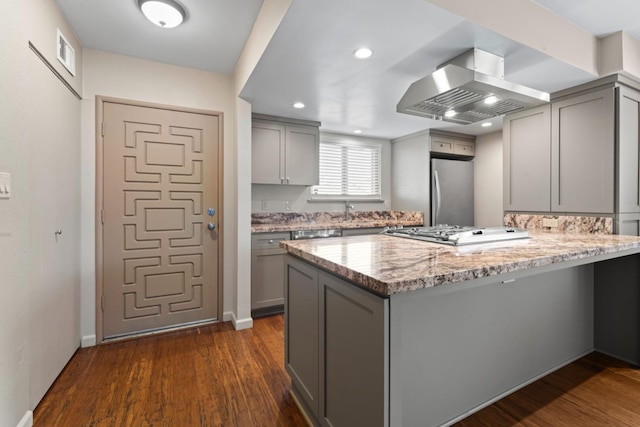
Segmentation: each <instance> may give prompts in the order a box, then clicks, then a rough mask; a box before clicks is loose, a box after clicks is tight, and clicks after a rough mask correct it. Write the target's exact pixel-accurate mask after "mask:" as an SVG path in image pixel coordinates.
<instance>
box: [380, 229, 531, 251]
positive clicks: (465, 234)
mask: <svg viewBox="0 0 640 427" xmlns="http://www.w3.org/2000/svg"><path fill="white" fill-rule="evenodd" d="M382 234H387V235H389V236H396V237H405V238H407V239H415V240H424V241H427V242H433V243H442V244H445V245H456V246H460V245H472V244H476V243H489V242H501V241H505V240H516V239H527V238H529V233H528V232H527V230H525V229H522V228H514V227H465V226H460V225H447V224H442V225H436V226H433V227H411V228H404V227H402V226H400V227H389V228H387V229H385V230H384V231H383V232H382Z"/></svg>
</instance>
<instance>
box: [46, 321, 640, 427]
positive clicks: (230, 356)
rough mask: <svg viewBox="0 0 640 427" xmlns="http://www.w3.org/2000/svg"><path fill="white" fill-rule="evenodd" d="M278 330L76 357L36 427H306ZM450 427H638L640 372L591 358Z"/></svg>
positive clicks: (224, 328) (167, 338)
mask: <svg viewBox="0 0 640 427" xmlns="http://www.w3.org/2000/svg"><path fill="white" fill-rule="evenodd" d="M283 327H284V322H283V316H282V315H275V316H269V317H264V318H260V319H256V320H255V322H254V328H253V329H249V330H244V331H239V332H236V331H234V330H233V327H232V326H231V324H230V323H220V324H216V325H210V326H206V327H198V328H193V329H189V330H184V331H180V332H172V333H166V334H160V335H155V336H149V337H145V338H140V339H136V340H129V341H122V342H117V343H111V344H106V345H102V346H97V347H91V348H86V349H80V350H78V352H77V353H76V354H75V355H74V357H73V358H72V359H71V361H70V362H69V364H68V365H67V367H66V368H65V369H64V371H63V372H62V374H61V375H60V377H59V378H58V379H57V380H56V382H55V383H54V384H53V386H52V387H51V389H50V390H49V392H48V393H47V395H46V396H45V397H44V399H43V400H42V402H41V403H40V405H39V406H38V407H37V408H36V410H35V413H34V426H35V427H41V426H47V427H48V426H110V427H111V426H172V427H173V426H178V427H181V426H185V427H192V426H193V427H195V426H225V427H236V426H238V427H245V426H246V427H250V426H304V425H306V423H305V422H304V419H303V418H302V415H301V414H300V412H299V410H298V409H297V407H296V406H295V404H294V402H293V400H292V398H291V397H290V395H289V392H288V390H289V385H290V382H289V378H288V376H287V374H286V373H285V371H284V346H283V338H284V337H283ZM456 425H457V426H458V427H469V426H474V427H475V426H491V427H502V426H504V427H506V426H541V427H542V426H545V427H546V426H554V427H555V426H581V427H582V426H640V371H639V370H636V369H633V368H632V367H630V366H629V365H627V364H625V363H622V362H619V361H617V360H615V359H612V358H609V357H607V356H604V355H601V354H598V353H592V354H590V355H588V356H586V357H584V358H582V359H580V360H578V361H577V362H575V363H572V364H570V365H568V366H566V367H564V368H563V369H560V370H558V371H556V372H554V373H553V374H551V375H549V376H546V377H545V378H543V379H541V380H539V381H537V382H535V383H533V384H531V385H529V386H527V387H526V388H524V389H522V390H520V391H519V392H517V393H514V394H512V395H511V396H509V397H507V398H505V399H502V400H500V401H499V402H497V403H495V404H494V405H491V406H489V407H487V408H485V409H484V410H482V411H480V412H478V413H476V414H473V415H471V416H470V417H468V418H466V419H465V420H463V421H461V422H460V423H458V424H456ZM363 427H366V426H363ZM392 427H397V426H392Z"/></svg>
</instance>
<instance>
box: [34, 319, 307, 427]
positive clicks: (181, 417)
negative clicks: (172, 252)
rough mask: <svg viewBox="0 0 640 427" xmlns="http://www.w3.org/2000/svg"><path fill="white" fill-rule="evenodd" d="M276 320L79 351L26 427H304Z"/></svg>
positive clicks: (280, 325) (218, 326)
mask: <svg viewBox="0 0 640 427" xmlns="http://www.w3.org/2000/svg"><path fill="white" fill-rule="evenodd" d="M283 331H284V319H283V316H282V315H278V316H270V317H265V318H261V319H256V321H255V322H254V328H253V329H247V330H243V331H238V332H236V331H234V329H233V326H231V323H230V322H226V323H219V324H215V325H210V326H206V327H198V328H194V329H189V330H184V331H180V332H172V333H167V334H161V335H155V336H149V337H145V338H140V339H136V340H129V341H122V342H117V343H111V344H105V345H102V346H96V347H91V348H86V349H80V350H78V352H77V353H76V354H75V355H74V356H73V358H72V359H71V361H70V363H69V364H68V365H67V367H66V368H65V369H64V370H63V372H62V373H61V375H60V376H59V377H58V379H57V380H56V382H55V383H54V384H53V386H52V387H51V389H50V390H49V392H48V393H47V395H46V396H45V397H44V399H43V400H42V401H41V402H40V404H39V405H38V407H37V408H36V410H35V412H34V426H35V427H39V426H47V427H48V426H105V427H106V426H109V427H112V426H172V427H180V426H185V427H195V426H305V425H306V423H305V421H304V419H303V418H302V415H301V413H300V411H299V410H298V409H297V407H296V406H295V403H294V401H293V399H292V398H291V397H290V395H289V387H290V380H289V377H288V376H287V374H286V372H285V370H284V333H283Z"/></svg>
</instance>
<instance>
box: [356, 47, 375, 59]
mask: <svg viewBox="0 0 640 427" xmlns="http://www.w3.org/2000/svg"><path fill="white" fill-rule="evenodd" d="M371 55H373V51H372V50H371V49H369V48H368V47H361V48H360V49H357V50H356V51H354V52H353V56H354V57H355V58H358V59H367V58H369V57H370V56H371Z"/></svg>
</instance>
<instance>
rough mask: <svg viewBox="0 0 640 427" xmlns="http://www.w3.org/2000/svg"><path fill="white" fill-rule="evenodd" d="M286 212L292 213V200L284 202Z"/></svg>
mask: <svg viewBox="0 0 640 427" xmlns="http://www.w3.org/2000/svg"><path fill="white" fill-rule="evenodd" d="M284 210H285V211H290V210H291V200H285V201H284Z"/></svg>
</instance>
